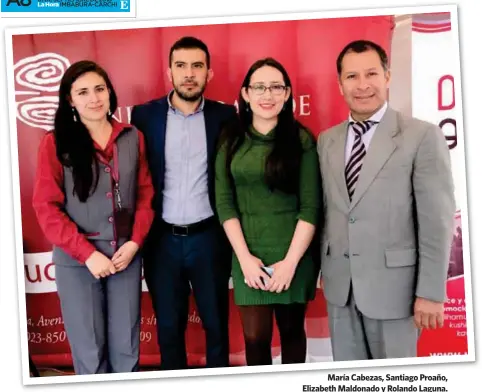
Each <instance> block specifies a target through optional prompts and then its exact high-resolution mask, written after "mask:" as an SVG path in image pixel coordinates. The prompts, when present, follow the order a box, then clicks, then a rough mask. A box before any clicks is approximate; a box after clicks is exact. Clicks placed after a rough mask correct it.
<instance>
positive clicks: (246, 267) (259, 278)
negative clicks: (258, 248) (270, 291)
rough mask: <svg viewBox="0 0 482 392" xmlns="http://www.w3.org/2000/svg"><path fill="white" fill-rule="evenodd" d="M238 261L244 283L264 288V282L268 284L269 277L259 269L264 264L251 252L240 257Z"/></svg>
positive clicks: (254, 287)
mask: <svg viewBox="0 0 482 392" xmlns="http://www.w3.org/2000/svg"><path fill="white" fill-rule="evenodd" d="M239 263H240V265H241V269H242V271H243V275H244V281H245V283H246V284H247V285H248V286H249V287H251V288H252V289H261V290H266V284H268V282H269V279H270V278H269V275H268V274H267V273H266V272H264V271H263V270H262V269H261V267H262V266H264V264H263V262H262V261H261V260H260V259H259V258H257V257H255V256H253V255H252V254H248V255H246V256H245V257H243V258H241V259H240V260H239Z"/></svg>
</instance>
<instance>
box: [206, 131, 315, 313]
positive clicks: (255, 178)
mask: <svg viewBox="0 0 482 392" xmlns="http://www.w3.org/2000/svg"><path fill="white" fill-rule="evenodd" d="M274 132H275V130H271V131H270V132H269V133H268V134H266V135H263V134H261V133H259V132H257V131H256V130H255V129H254V128H251V129H250V132H249V133H248V134H247V135H246V138H245V141H244V143H243V144H242V146H241V147H240V148H239V150H238V151H237V152H236V153H235V155H234V157H233V160H232V163H231V172H232V176H233V180H234V187H235V194H236V198H234V197H233V190H232V188H231V184H230V181H229V179H228V176H227V173H226V169H225V167H226V164H225V160H226V153H225V150H224V149H223V148H221V149H220V150H219V152H218V155H217V157H216V186H215V187H216V209H217V213H218V216H219V219H220V221H221V223H224V222H225V221H226V220H228V219H231V218H234V217H237V218H239V220H240V222H241V227H242V230H243V234H244V238H245V240H246V243H247V245H248V248H249V250H250V252H251V254H252V255H254V256H256V257H258V258H259V259H261V260H262V261H263V263H264V264H265V265H267V266H268V265H270V264H274V263H276V262H278V261H281V260H283V259H284V257H285V256H286V254H287V252H288V249H289V247H290V244H291V240H292V238H293V235H294V231H295V228H296V225H297V222H298V220H303V221H305V222H309V223H312V224H317V223H318V215H319V210H320V176H319V162H318V155H317V151H316V143H315V141H314V140H313V138H312V137H311V135H310V134H309V133H308V132H309V131H306V130H301V131H300V138H301V143H302V147H303V156H302V160H301V169H300V170H301V173H300V191H299V195H298V196H296V195H288V194H286V193H283V192H281V191H278V190H275V191H273V192H271V191H270V189H269V188H268V187H267V185H266V183H265V181H264V167H265V160H266V157H267V155H268V153H269V152H270V151H271V149H272V145H273V139H274ZM232 265H233V267H232V278H233V286H234V300H235V303H236V304H237V305H268V304H291V303H306V302H308V301H309V300H312V299H313V298H314V297H315V290H316V279H317V270H316V267H315V263H314V260H313V259H312V256H311V253H310V252H306V253H305V255H304V256H303V258H302V259H301V260H300V262H299V263H298V266H297V269H296V272H295V275H294V277H293V280H292V282H291V285H290V287H289V289H288V290H285V291H282V292H281V293H276V292H274V293H272V292H269V291H264V290H261V289H252V288H250V287H249V286H248V285H247V284H246V283H244V275H243V272H242V270H241V266H240V264H239V261H238V259H237V257H236V254H235V253H234V252H233V263H232Z"/></svg>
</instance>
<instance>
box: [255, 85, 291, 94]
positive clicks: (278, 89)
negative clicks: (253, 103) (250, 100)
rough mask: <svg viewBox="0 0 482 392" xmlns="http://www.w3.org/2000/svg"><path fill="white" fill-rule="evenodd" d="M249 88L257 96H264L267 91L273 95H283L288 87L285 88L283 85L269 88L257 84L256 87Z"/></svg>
mask: <svg viewBox="0 0 482 392" xmlns="http://www.w3.org/2000/svg"><path fill="white" fill-rule="evenodd" d="M248 87H249V88H250V89H251V90H253V91H254V93H255V94H256V95H263V94H264V93H265V92H266V90H269V92H270V93H271V94H273V95H281V94H283V93H284V92H285V90H286V86H283V85H281V84H274V85H272V86H269V87H268V86H265V85H263V84H256V85H254V86H248Z"/></svg>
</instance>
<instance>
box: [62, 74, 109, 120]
mask: <svg viewBox="0 0 482 392" xmlns="http://www.w3.org/2000/svg"><path fill="white" fill-rule="evenodd" d="M70 104H71V105H72V107H74V108H75V109H76V110H77V113H78V114H79V116H80V119H81V121H82V122H85V121H100V120H104V119H106V115H107V112H108V111H109V107H110V102H109V90H108V89H107V85H106V83H105V80H104V78H103V77H102V76H100V75H99V74H98V73H96V72H87V73H85V74H83V75H81V76H79V77H78V78H77V80H76V81H75V82H74V83H72V87H71V89H70Z"/></svg>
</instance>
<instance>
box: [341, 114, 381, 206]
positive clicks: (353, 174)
mask: <svg viewBox="0 0 482 392" xmlns="http://www.w3.org/2000/svg"><path fill="white" fill-rule="evenodd" d="M374 124H376V122H375V121H362V122H354V121H350V125H351V129H352V130H353V132H354V133H355V140H354V143H353V147H352V150H351V156H350V159H349V160H348V163H347V165H346V167H345V179H346V188H347V190H348V196H349V197H350V201H351V199H352V197H353V194H354V193H355V185H356V182H357V180H358V175H359V174H360V171H361V168H362V164H363V158H364V157H365V155H366V150H365V143H363V139H362V136H363V135H364V134H365V133H367V132H368V130H369V129H370V128H371V127H372V125H374Z"/></svg>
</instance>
